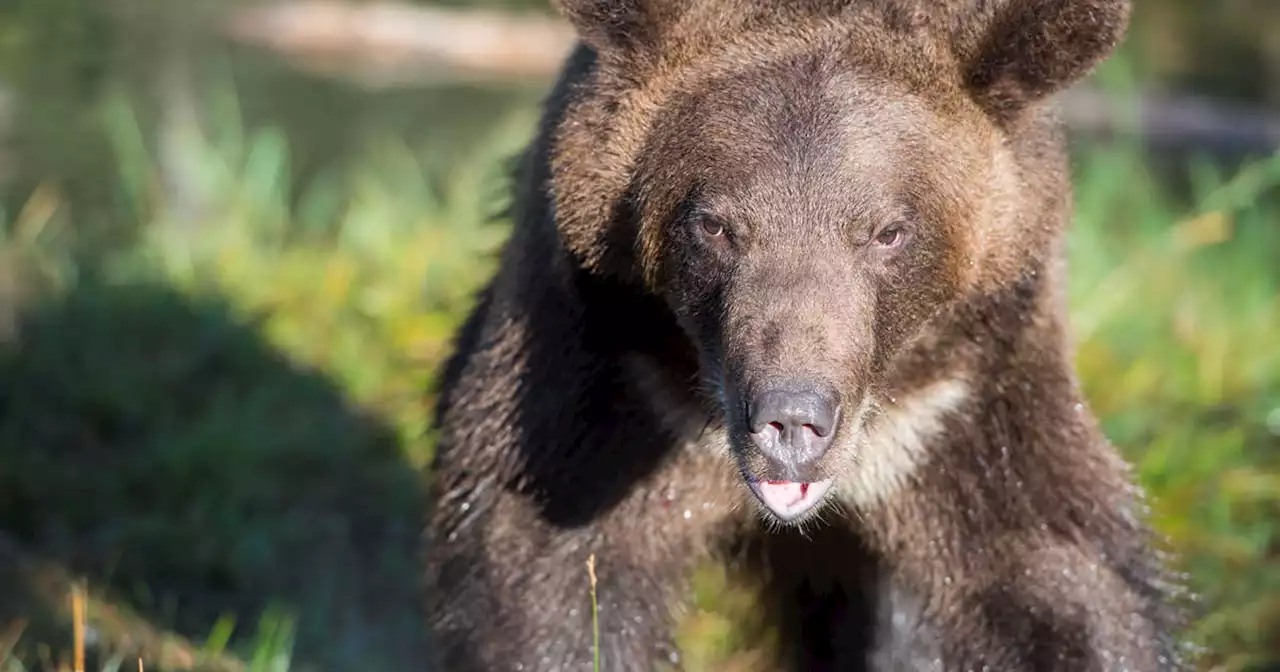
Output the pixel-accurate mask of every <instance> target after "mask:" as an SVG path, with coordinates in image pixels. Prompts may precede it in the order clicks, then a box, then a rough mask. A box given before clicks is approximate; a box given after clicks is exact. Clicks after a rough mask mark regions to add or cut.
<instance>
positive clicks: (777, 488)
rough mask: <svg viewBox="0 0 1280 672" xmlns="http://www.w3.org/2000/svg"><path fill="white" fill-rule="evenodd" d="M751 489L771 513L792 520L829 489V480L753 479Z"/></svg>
mask: <svg viewBox="0 0 1280 672" xmlns="http://www.w3.org/2000/svg"><path fill="white" fill-rule="evenodd" d="M751 489H752V490H753V491H754V492H755V494H756V497H757V498H758V499H759V500H760V502H761V503H762V504H764V505H765V507H766V508H768V509H769V511H771V512H772V513H773V515H775V516H777V517H778V518H780V519H782V520H783V521H792V520H795V519H796V518H798V517H800V516H801V515H803V514H805V513H806V512H808V511H809V510H810V509H812V508H813V507H814V506H816V505H817V504H818V503H819V502H821V501H822V499H823V497H824V496H825V495H826V494H827V491H828V490H830V489H831V480H830V479H825V480H821V481H814V482H812V483H797V482H794V481H753V482H752V483H751Z"/></svg>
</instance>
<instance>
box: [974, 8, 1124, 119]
mask: <svg viewBox="0 0 1280 672" xmlns="http://www.w3.org/2000/svg"><path fill="white" fill-rule="evenodd" d="M1132 2H1133V0H972V1H971V2H970V3H969V4H968V5H967V7H968V9H967V10H961V11H960V13H959V14H957V15H953V19H954V20H955V21H956V23H955V24H954V25H953V31H952V35H953V39H954V46H955V47H956V51H957V55H958V56H959V57H960V59H961V61H962V63H963V64H964V68H965V80H966V85H967V86H968V88H969V90H970V92H971V93H972V94H973V96H974V97H975V98H976V99H977V101H978V103H979V104H981V105H982V106H983V107H984V108H986V110H987V112H988V113H990V114H992V115H993V116H995V117H996V118H998V119H1000V120H1002V121H1009V120H1011V119H1012V118H1014V117H1016V116H1018V114H1019V112H1021V111H1022V110H1023V109H1024V108H1026V107H1028V106H1030V105H1032V104H1034V103H1036V102H1038V101H1039V100H1041V99H1043V98H1046V97H1048V96H1050V95H1052V94H1055V93H1057V92H1058V91H1061V90H1062V89H1065V88H1067V87H1069V86H1071V85H1072V84H1074V83H1076V82H1077V81H1079V80H1081V79H1083V78H1084V77H1085V76H1086V75H1087V74H1089V72H1090V71H1091V70H1093V68H1094V67H1095V66H1097V65H1098V64H1099V63H1100V62H1102V60H1103V59H1105V58H1106V57H1108V56H1110V55H1111V52H1112V51H1114V50H1115V49H1116V46H1117V45H1118V44H1119V42H1120V41H1121V39H1123V38H1124V35H1125V31H1126V30H1127V29H1128V25H1129V15H1130V12H1131V11H1132Z"/></svg>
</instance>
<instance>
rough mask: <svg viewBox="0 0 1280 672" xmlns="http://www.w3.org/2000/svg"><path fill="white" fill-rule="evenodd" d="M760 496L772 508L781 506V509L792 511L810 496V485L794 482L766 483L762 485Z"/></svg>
mask: <svg viewBox="0 0 1280 672" xmlns="http://www.w3.org/2000/svg"><path fill="white" fill-rule="evenodd" d="M760 494H761V496H762V497H764V499H765V501H766V502H767V503H768V504H769V505H770V507H774V506H776V505H781V507H780V508H784V509H790V508H791V507H793V506H795V505H797V504H799V503H801V502H803V501H804V500H805V498H806V497H808V496H809V484H808V483H794V482H792V481H765V482H763V483H761V484H760Z"/></svg>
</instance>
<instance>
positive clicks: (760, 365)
mask: <svg viewBox="0 0 1280 672" xmlns="http://www.w3.org/2000/svg"><path fill="white" fill-rule="evenodd" d="M851 60H852V59H840V58H835V57H832V56H828V55H826V54H805V55H801V56H798V57H796V58H795V59H793V60H790V61H785V62H782V63H777V64H771V65H768V66H763V67H761V66H753V67H751V68H749V69H748V70H746V71H730V72H728V73H726V74H724V75H722V76H721V77H718V78H715V79H711V80H709V81H708V82H706V83H705V85H704V87H705V88H703V89H702V90H701V91H699V92H697V93H695V94H693V95H686V96H683V97H682V98H683V102H682V104H680V105H679V106H676V107H673V108H671V109H667V110H664V111H663V113H661V114H660V115H659V116H658V117H657V119H656V120H655V122H654V125H653V130H652V132H651V135H650V138H651V140H650V142H651V143H652V150H651V151H646V152H644V153H643V154H642V155H641V157H640V158H639V161H638V162H637V167H636V179H637V181H638V182H639V183H640V184H645V185H648V184H652V185H655V186H654V187H653V188H650V189H647V190H646V193H648V194H652V195H654V196H657V198H655V199H654V201H656V202H662V203H673V204H674V206H673V207H668V208H654V207H652V205H649V207H648V208H645V209H643V210H641V217H642V220H641V221H642V227H644V228H643V235H645V236H653V237H654V238H656V239H657V240H659V241H661V243H660V245H655V246H654V247H655V255H654V257H653V258H652V259H646V260H644V261H645V262H648V263H651V264H653V266H652V267H650V268H646V269H645V270H646V272H647V273H648V274H649V275H651V276H653V277H656V278H657V281H656V283H655V284H656V289H657V291H659V292H661V293H662V295H663V296H664V297H665V298H666V299H667V303H668V305H670V306H671V309H672V311H673V312H674V313H675V314H676V315H677V317H678V319H679V321H680V323H681V325H682V326H683V327H684V329H685V331H686V333H687V334H688V335H689V337H690V340H691V341H692V342H693V343H694V344H695V345H696V347H697V350H698V352H699V355H700V360H701V364H702V367H701V368H702V374H703V378H704V381H705V384H706V387H707V389H708V390H709V391H710V392H711V393H712V396H713V397H714V399H715V401H716V405H717V406H718V408H717V409H716V410H717V411H718V412H719V413H720V415H721V417H722V418H723V419H724V422H725V425H726V428H727V429H728V437H729V439H730V444H731V447H732V453H733V456H734V457H735V458H736V460H737V462H738V466H739V468H740V470H741V472H742V474H743V476H744V478H745V479H746V481H747V482H748V483H749V484H750V486H751V489H752V491H753V492H755V493H756V494H757V495H758V496H759V497H760V499H761V500H762V501H763V503H764V504H765V505H766V507H767V508H768V509H769V510H770V511H771V512H772V513H773V514H774V515H775V516H777V517H779V518H780V519H782V520H786V521H791V520H799V519H801V518H802V517H803V515H804V514H805V513H807V512H808V511H810V510H811V509H812V504H814V503H816V502H818V501H820V500H821V498H822V495H823V494H824V493H825V491H826V490H827V488H828V486H829V485H830V483H831V482H833V481H834V480H839V475H840V473H841V472H844V471H846V470H849V469H856V468H857V464H856V463H857V460H858V458H859V452H858V448H859V444H860V443H861V442H862V439H863V436H862V429H863V428H864V427H865V426H866V425H865V422H864V421H865V420H866V416H867V414H868V412H869V409H870V408H871V407H872V400H873V399H874V398H877V397H880V396H883V395H884V394H887V390H888V389H890V387H891V386H890V385H888V384H887V381H886V378H887V377H888V376H890V375H891V374H892V371H893V367H892V366H891V363H892V362H893V360H894V358H895V355H897V354H898V353H899V352H901V351H903V349H904V347H905V346H907V345H908V344H910V343H911V342H912V341H913V340H915V339H916V338H917V337H918V336H919V335H920V334H921V333H922V331H923V330H924V329H925V328H926V325H928V324H929V321H930V318H932V317H933V316H935V315H938V314H940V313H943V312H945V310H946V308H947V307H948V306H949V305H950V304H952V303H954V302H955V301H957V300H959V299H960V298H961V297H963V296H964V295H965V294H966V293H967V291H968V289H969V284H970V283H971V282H972V278H971V275H972V274H971V273H970V270H971V269H973V268H975V267H976V261H977V259H978V258H979V257H980V256H981V250H979V249H976V248H975V246H974V242H975V240H976V237H975V236H973V235H972V233H973V230H974V227H975V226H983V225H986V224H987V222H986V221H983V220H982V218H983V213H987V212H990V211H991V210H992V208H991V207H990V206H989V205H988V202H989V201H990V200H991V199H992V198H993V196H992V191H991V189H990V188H989V187H988V186H987V185H988V184H990V175H991V172H992V165H993V161H992V157H994V156H995V155H996V149H997V148H996V146H995V145H996V136H995V134H994V133H991V132H989V131H988V130H987V129H986V128H984V127H983V125H982V124H981V123H977V122H980V121H981V118H980V117H979V116H978V115H977V114H971V115H964V114H948V113H947V112H946V111H945V110H943V111H939V110H938V109H936V108H937V106H938V105H939V104H940V103H939V102H937V101H932V100H928V99H925V98H923V97H919V96H916V95H913V94H912V93H910V92H909V91H905V90H902V88H901V87H898V86H894V85H892V84H886V83H885V82H886V81H892V80H886V78H884V77H882V76H868V75H865V74H864V73H865V72H867V71H868V70H869V67H868V66H865V65H861V64H858V63H857V62H856V61H855V62H852V63H851V62H850V61H851ZM870 72H872V73H876V71H875V70H870ZM877 74H878V73H877ZM955 137H969V138H975V137H976V138H980V141H976V142H975V141H971V142H968V143H961V144H957V143H953V142H949V141H948V140H947V139H949V138H955ZM672 156H680V157H681V160H680V162H679V165H680V171H679V173H678V174H668V173H672V172H673V171H670V169H669V168H667V162H668V161H669V159H670V157H672ZM656 185H661V187H658V186H656ZM790 484H797V485H794V486H793V485H790Z"/></svg>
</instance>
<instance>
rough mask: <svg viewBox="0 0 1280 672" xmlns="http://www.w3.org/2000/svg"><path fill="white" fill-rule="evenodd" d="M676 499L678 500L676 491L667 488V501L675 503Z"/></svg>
mask: <svg viewBox="0 0 1280 672" xmlns="http://www.w3.org/2000/svg"><path fill="white" fill-rule="evenodd" d="M675 499H676V491H675V490H674V489H672V488H667V501H668V502H673V501H675Z"/></svg>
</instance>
